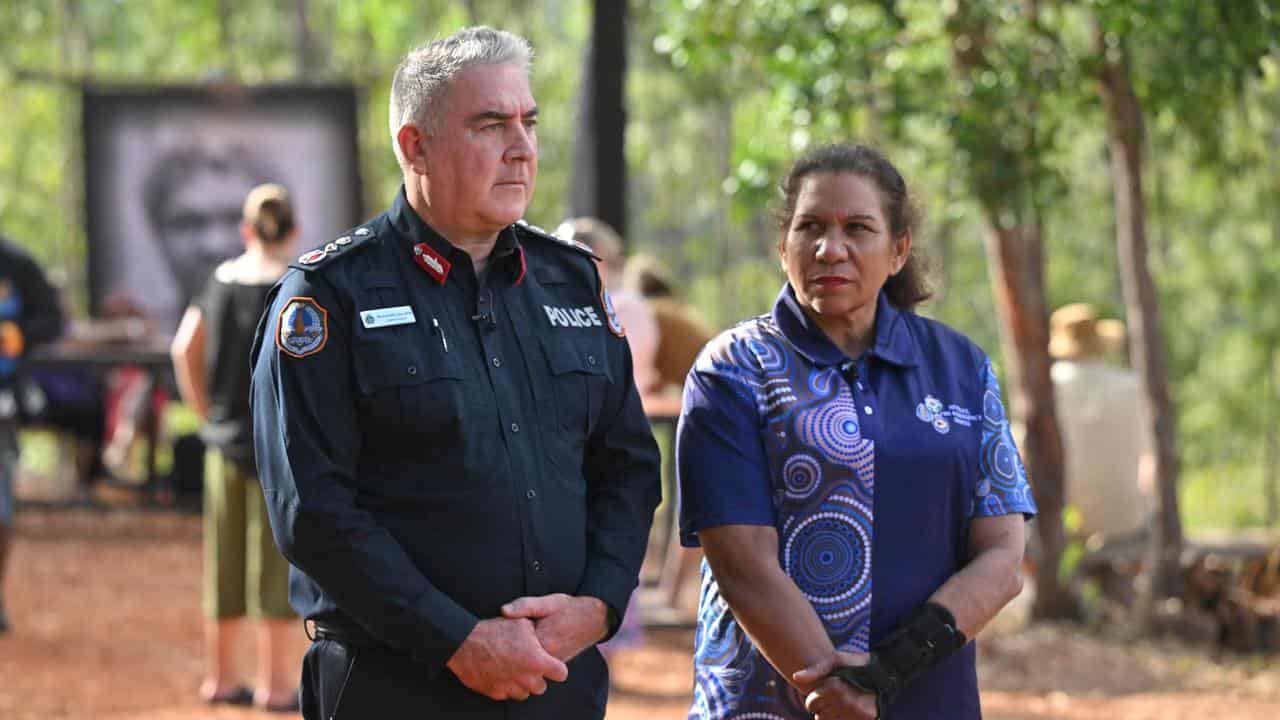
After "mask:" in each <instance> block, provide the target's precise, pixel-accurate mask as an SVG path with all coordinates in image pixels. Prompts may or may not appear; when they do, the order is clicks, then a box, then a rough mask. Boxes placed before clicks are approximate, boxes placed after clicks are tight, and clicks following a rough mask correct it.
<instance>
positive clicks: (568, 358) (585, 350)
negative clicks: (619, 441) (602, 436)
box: [542, 337, 609, 450]
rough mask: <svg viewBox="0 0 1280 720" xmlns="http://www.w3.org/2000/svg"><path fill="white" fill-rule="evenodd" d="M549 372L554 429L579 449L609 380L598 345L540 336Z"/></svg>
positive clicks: (594, 422)
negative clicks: (553, 407) (553, 409)
mask: <svg viewBox="0 0 1280 720" xmlns="http://www.w3.org/2000/svg"><path fill="white" fill-rule="evenodd" d="M542 351H543V354H544V355H545V356H546V359H547V367H548V369H549V370H550V372H551V390H552V393H551V395H552V404H553V405H554V406H555V428H554V430H555V432H556V434H558V435H559V436H560V437H562V438H564V439H566V440H568V441H569V442H570V443H571V445H572V446H573V447H574V449H576V450H580V449H581V448H582V446H583V443H584V442H585V440H586V436H587V435H588V434H590V433H591V430H592V429H593V428H594V427H595V424H596V421H597V420H598V419H599V417H600V408H601V405H602V403H603V400H604V391H605V387H606V385H607V384H608V382H609V375H608V371H607V370H606V367H605V366H606V363H605V356H604V351H603V349H602V348H599V347H596V346H595V344H594V343H588V342H574V341H571V340H561V339H557V338H547V337H543V338H542Z"/></svg>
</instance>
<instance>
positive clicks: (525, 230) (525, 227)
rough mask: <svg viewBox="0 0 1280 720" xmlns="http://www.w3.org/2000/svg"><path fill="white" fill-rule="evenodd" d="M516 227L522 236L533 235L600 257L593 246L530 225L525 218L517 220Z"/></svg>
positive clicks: (590, 256) (593, 257)
mask: <svg viewBox="0 0 1280 720" xmlns="http://www.w3.org/2000/svg"><path fill="white" fill-rule="evenodd" d="M514 227H515V228H516V231H517V232H519V234H520V236H521V237H525V238H529V237H532V238H537V239H539V240H546V241H549V242H551V243H553V244H555V245H558V246H560V247H562V248H567V249H569V250H573V251H574V252H577V253H580V254H582V255H586V256H587V257H589V258H591V259H592V260H599V259H600V256H599V255H596V254H595V252H594V251H593V250H592V249H591V248H589V247H587V246H586V245H583V244H582V243H580V242H578V241H577V240H566V239H564V238H562V237H560V236H559V235H556V234H554V233H549V232H547V231H546V230H543V229H542V228H540V227H538V226H537V225H530V224H529V223H527V222H525V221H524V220H517V221H516V224H515V226H514Z"/></svg>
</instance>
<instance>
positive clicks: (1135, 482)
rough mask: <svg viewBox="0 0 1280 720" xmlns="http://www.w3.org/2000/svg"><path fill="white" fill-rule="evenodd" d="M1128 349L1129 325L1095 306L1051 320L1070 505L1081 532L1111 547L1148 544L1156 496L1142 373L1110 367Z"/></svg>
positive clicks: (1071, 309)
mask: <svg viewBox="0 0 1280 720" xmlns="http://www.w3.org/2000/svg"><path fill="white" fill-rule="evenodd" d="M1124 342H1125V328H1124V323H1122V322H1120V321H1119V320H1110V319H1101V318H1099V317H1098V313H1097V310H1096V309H1095V308H1094V306H1093V305H1090V304H1088V303H1073V304H1070V305H1064V306H1062V307H1060V308H1058V309H1057V310H1055V311H1054V312H1053V314H1052V315H1051V316H1050V317H1049V354H1050V355H1051V356H1052V357H1053V358H1054V360H1055V362H1054V363H1053V367H1052V368H1051V375H1052V378H1053V389H1054V397H1055V398H1056V401H1057V402H1056V403H1055V405H1056V407H1057V408H1058V421H1059V422H1060V423H1061V425H1062V446H1063V455H1064V458H1063V460H1064V466H1065V468H1066V482H1065V486H1066V495H1067V505H1069V506H1071V507H1074V508H1075V509H1076V510H1078V511H1079V513H1080V527H1079V528H1077V529H1076V532H1078V533H1079V534H1080V535H1083V536H1085V537H1091V536H1099V539H1100V540H1102V541H1103V542H1105V543H1106V544H1108V545H1114V544H1116V543H1125V542H1129V543H1140V542H1142V541H1143V539H1144V538H1145V536H1146V530H1147V519H1148V513H1149V512H1150V509H1149V508H1150V495H1149V494H1150V493H1151V492H1152V491H1153V490H1154V488H1153V483H1154V480H1153V478H1152V477H1151V474H1152V473H1153V472H1154V470H1155V459H1154V457H1153V456H1152V454H1151V450H1150V447H1151V441H1150V432H1148V431H1147V430H1146V428H1145V426H1144V423H1143V411H1142V388H1141V384H1140V383H1139V380H1138V374H1137V373H1136V372H1134V371H1133V370H1131V369H1129V368H1124V367H1116V366H1115V365H1112V364H1110V363H1108V362H1107V358H1108V356H1114V355H1115V354H1117V353H1119V352H1121V351H1123V350H1124Z"/></svg>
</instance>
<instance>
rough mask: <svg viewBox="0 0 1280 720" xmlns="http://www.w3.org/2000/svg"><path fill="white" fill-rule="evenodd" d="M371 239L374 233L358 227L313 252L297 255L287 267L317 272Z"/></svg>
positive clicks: (364, 227) (369, 229)
mask: <svg viewBox="0 0 1280 720" xmlns="http://www.w3.org/2000/svg"><path fill="white" fill-rule="evenodd" d="M373 237H374V233H373V230H372V229H371V228H369V227H368V226H361V227H358V228H356V229H354V230H351V231H349V232H346V233H343V234H342V235H341V236H339V237H338V238H336V239H334V240H330V241H329V242H327V243H325V244H324V245H322V246H320V247H318V248H316V249H315V250H310V251H307V252H305V253H303V254H301V255H299V256H298V259H297V260H294V261H293V262H291V263H289V267H291V268H297V269H299V270H318V269H320V268H322V267H324V266H326V265H328V264H329V263H331V262H333V261H334V260H337V259H338V258H340V257H344V256H347V255H350V254H351V253H352V252H354V251H355V250H357V249H358V248H360V247H363V246H364V245H365V244H366V243H367V242H368V241H369V240H370V239H372V238H373Z"/></svg>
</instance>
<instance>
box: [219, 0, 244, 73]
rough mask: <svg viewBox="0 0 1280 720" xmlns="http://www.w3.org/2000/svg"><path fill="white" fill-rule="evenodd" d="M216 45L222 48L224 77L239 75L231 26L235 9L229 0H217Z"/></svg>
mask: <svg viewBox="0 0 1280 720" xmlns="http://www.w3.org/2000/svg"><path fill="white" fill-rule="evenodd" d="M217 11H218V45H219V46H221V48H222V53H223V63H224V64H223V73H224V75H225V77H226V79H232V80H234V79H237V78H239V77H240V71H239V68H238V67H237V66H236V43H235V40H234V38H235V32H234V29H233V28H232V27H231V18H232V16H233V15H234V14H235V9H234V8H233V7H232V6H231V0H218V5H217Z"/></svg>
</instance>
